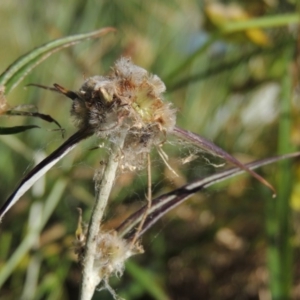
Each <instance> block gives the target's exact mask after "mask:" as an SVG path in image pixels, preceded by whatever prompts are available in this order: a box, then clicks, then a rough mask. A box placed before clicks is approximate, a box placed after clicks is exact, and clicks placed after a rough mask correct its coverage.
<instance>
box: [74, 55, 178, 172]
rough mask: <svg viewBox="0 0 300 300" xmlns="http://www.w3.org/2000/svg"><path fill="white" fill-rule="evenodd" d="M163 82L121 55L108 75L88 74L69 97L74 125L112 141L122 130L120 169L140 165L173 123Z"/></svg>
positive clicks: (172, 110)
mask: <svg viewBox="0 0 300 300" xmlns="http://www.w3.org/2000/svg"><path fill="white" fill-rule="evenodd" d="M164 91H165V85H164V83H163V82H162V81H161V80H160V78H159V77H158V76H156V75H151V74H149V73H148V72H147V71H146V70H145V69H143V68H141V67H138V66H136V65H134V64H132V62H131V61H130V59H127V58H121V59H119V60H118V61H117V62H116V63H115V66H114V67H113V69H112V71H111V73H110V74H109V75H108V76H94V77H91V78H88V79H87V80H86V81H85V82H84V84H83V85H82V87H81V88H80V90H79V92H78V94H77V95H78V98H76V99H75V100H74V101H73V106H72V110H71V115H72V116H73V117H74V120H75V125H76V126H77V127H79V128H81V129H86V128H89V129H90V130H92V131H93V132H94V133H95V134H97V135H98V136H99V137H105V138H108V139H109V140H110V141H112V142H116V141H117V139H118V133H120V132H123V131H126V132H127V137H126V140H125V147H124V149H123V159H122V160H123V161H122V163H121V166H122V168H123V169H128V168H129V169H135V168H141V167H142V166H143V165H144V161H145V155H146V154H147V153H148V152H149V151H150V150H151V148H152V146H153V145H159V144H161V143H162V142H163V141H164V139H165V134H166V133H167V132H171V131H172V130H173V128H174V126H175V121H176V112H175V110H174V109H173V108H172V107H171V105H170V103H166V102H164V101H163V98H162V95H161V94H162V93H163V92H164Z"/></svg>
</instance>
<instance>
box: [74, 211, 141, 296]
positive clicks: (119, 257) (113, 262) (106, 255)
mask: <svg viewBox="0 0 300 300" xmlns="http://www.w3.org/2000/svg"><path fill="white" fill-rule="evenodd" d="M78 210H79V219H78V225H77V229H76V232H75V237H76V238H75V241H74V251H75V254H76V255H77V256H78V261H79V262H80V263H81V264H84V253H85V246H86V239H87V226H85V224H83V223H82V210H81V209H80V208H79V209H78ZM143 252H144V250H143V248H142V246H141V245H139V244H138V243H135V244H134V245H132V244H131V243H130V241H127V240H126V239H123V238H121V237H119V236H118V234H117V232H116V231H114V230H112V231H107V232H102V231H99V234H98V236H97V237H96V249H95V253H94V255H93V257H94V264H93V270H92V272H93V274H89V277H90V278H93V280H94V281H96V283H95V286H96V285H102V286H101V287H100V290H102V289H107V290H108V291H109V292H110V293H111V294H112V295H113V297H114V298H115V299H120V297H119V296H118V295H117V294H116V293H115V291H114V290H113V289H112V288H111V287H110V285H109V278H110V277H112V276H117V277H121V276H122V275H123V271H124V268H125V262H126V260H127V259H128V258H129V257H131V256H133V255H136V254H142V253H143Z"/></svg>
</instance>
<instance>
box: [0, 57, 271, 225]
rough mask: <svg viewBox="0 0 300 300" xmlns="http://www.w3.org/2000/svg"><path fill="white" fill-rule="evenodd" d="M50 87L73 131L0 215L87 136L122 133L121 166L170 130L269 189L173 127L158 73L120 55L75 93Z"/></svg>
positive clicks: (128, 166) (137, 162)
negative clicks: (61, 99) (66, 108)
mask: <svg viewBox="0 0 300 300" xmlns="http://www.w3.org/2000/svg"><path fill="white" fill-rule="evenodd" d="M41 87H43V88H46V87H44V86H41ZM54 88H55V90H56V91H57V92H59V93H61V94H63V95H65V96H66V97H68V98H70V99H71V100H72V108H71V116H72V118H73V120H74V124H75V126H76V127H77V128H78V131H77V132H76V133H75V134H73V135H72V136H71V137H70V138H69V139H68V140H67V141H65V142H64V143H63V144H62V145H61V146H60V147H59V148H58V149H56V150H55V151H54V152H53V153H52V154H50V155H49V156H48V157H47V158H45V159H44V160H43V161H42V162H40V163H39V164H38V165H37V166H36V167H35V168H33V169H32V170H31V171H30V172H29V173H28V174H27V175H26V176H25V177H24V178H23V179H22V181H21V183H20V184H19V186H18V187H17V189H16V190H15V191H14V192H13V194H12V195H11V196H10V197H9V198H8V199H7V201H6V202H5V203H4V205H3V206H2V207H1V209H0V219H1V218H2V217H3V215H4V214H5V213H6V212H7V211H8V210H9V209H10V207H11V206H13V205H14V204H15V203H16V202H17V201H18V200H19V198H20V197H21V196H22V195H23V194H24V193H25V192H26V191H27V190H28V189H29V188H30V187H31V186H32V185H33V184H34V183H35V182H36V181H37V180H38V179H39V178H40V177H41V176H43V175H44V174H45V173H46V172H47V171H48V170H49V169H50V168H52V166H53V165H55V164H56V163H57V162H58V161H59V160H60V159H61V158H62V157H64V156H65V155H66V154H67V153H69V152H70V151H71V150H72V149H74V148H75V146H77V145H78V143H79V142H80V141H82V140H83V139H85V138H87V137H89V136H91V135H97V136H98V137H99V138H102V139H105V140H107V141H109V142H111V143H116V144H118V141H119V139H120V137H123V136H124V134H125V135H126V138H125V144H124V147H123V149H122V151H121V154H120V157H119V159H120V163H119V166H120V169H121V171H123V170H135V169H137V170H139V169H141V168H143V167H144V165H145V164H146V161H147V159H146V158H147V155H148V153H149V152H150V151H151V149H152V148H153V147H154V148H156V149H159V148H160V146H161V145H162V144H163V143H164V142H165V140H166V135H167V134H171V135H175V136H177V137H179V138H182V139H185V140H187V141H188V142H191V143H193V144H194V145H195V146H197V147H199V148H202V149H204V150H206V151H209V152H210V153H213V154H215V155H217V156H221V157H223V158H224V159H225V160H226V161H229V162H232V163H233V164H235V165H236V166H238V167H240V168H242V169H244V170H246V171H247V172H249V173H250V174H252V175H253V176H254V177H256V178H257V179H258V180H260V181H261V182H262V183H263V184H265V185H266V186H268V187H269V188H270V189H272V190H273V191H274V188H273V187H272V186H271V185H270V184H269V183H268V182H267V181H266V180H264V179H263V178H261V176H259V175H258V174H257V173H255V172H254V171H252V170H249V169H247V168H246V167H245V166H244V165H243V164H242V163H240V162H239V161H237V160H236V159H235V158H233V157H232V156H230V155H229V154H227V153H226V152H225V151H223V150H222V149H220V148H219V147H217V146H216V145H214V144H213V143H212V142H210V141H208V140H206V139H205V138H202V137H200V136H198V135H196V134H194V133H192V132H189V131H186V130H183V129H180V128H178V127H176V126H175V123H176V110H175V109H174V108H173V107H172V105H171V104H170V103H168V102H165V101H164V100H163V97H162V93H163V92H164V91H165V85H164V83H163V82H162V81H161V79H160V78H159V77H158V76H156V75H152V74H149V73H148V72H147V71H146V70H145V69H143V68H141V67H138V66H136V65H134V64H133V63H132V62H131V60H130V59H128V58H121V59H119V60H118V61H117V62H116V63H115V65H114V67H113V68H112V71H111V72H110V74H108V75H107V76H94V77H90V78H88V79H87V80H86V81H85V82H84V84H83V85H82V87H81V88H80V89H79V91H78V92H73V91H70V90H67V89H65V88H63V87H62V86H60V85H58V84H54ZM50 89H52V88H50ZM160 152H161V151H160ZM161 156H162V155H161Z"/></svg>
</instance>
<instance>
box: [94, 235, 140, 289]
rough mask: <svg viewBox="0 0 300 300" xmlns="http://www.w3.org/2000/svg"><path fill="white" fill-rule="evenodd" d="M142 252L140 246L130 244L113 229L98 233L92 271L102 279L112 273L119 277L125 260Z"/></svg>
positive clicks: (107, 277) (105, 278)
mask: <svg viewBox="0 0 300 300" xmlns="http://www.w3.org/2000/svg"><path fill="white" fill-rule="evenodd" d="M142 252H143V250H142V248H141V246H139V245H131V244H130V243H129V242H128V241H126V240H124V239H122V238H120V237H119V236H118V235H117V233H116V232H114V231H112V232H104V233H100V234H99V236H98V237H97V250H96V253H95V259H94V272H95V274H96V273H97V274H98V276H99V278H101V279H102V280H107V279H109V277H111V276H113V275H115V276H118V277H120V276H122V274H123V271H124V264H125V261H126V260H127V259H128V258H129V257H131V256H133V255H135V254H139V253H142ZM99 283H100V282H99Z"/></svg>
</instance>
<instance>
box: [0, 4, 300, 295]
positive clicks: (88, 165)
mask: <svg viewBox="0 0 300 300" xmlns="http://www.w3.org/2000/svg"><path fill="white" fill-rule="evenodd" d="M297 9H298V10H297ZM297 12H298V13H299V4H298V3H297V2H296V1H280V0H278V1H270V0H269V1H259V0H256V1H222V2H221V1H220V2H213V1H195V0H187V1H162V0H160V1H156V0H154V1H148V2H146V1H134V0H130V1H117V0H115V1H96V0H95V1H80V0H77V1H72V2H71V1H70V2H67V1H57V0H53V1H32V0H27V1H22V2H21V1H16V0H11V1H1V2H0V24H1V29H0V43H1V47H0V57H1V59H0V70H5V68H6V67H7V66H8V65H9V64H10V63H11V62H12V61H14V60H15V59H16V58H17V57H19V56H21V55H23V54H24V53H26V52H27V51H29V50H31V49H32V48H33V47H35V46H39V45H41V44H43V43H46V42H48V41H50V40H53V39H55V38H58V37H61V36H66V35H70V34H76V33H82V32H87V31H92V30H95V29H98V28H101V27H105V26H114V27H115V28H116V29H117V33H116V34H109V35H107V36H105V37H104V38H102V39H101V40H100V41H91V42H85V43H82V44H80V45H77V46H75V47H74V48H69V49H66V50H64V51H61V52H59V53H57V54H55V55H53V56H52V57H50V58H49V59H48V60H46V61H45V62H44V63H43V64H41V65H40V66H39V67H37V68H36V69H35V70H34V71H33V72H32V73H31V74H30V75H29V76H28V77H27V78H26V80H25V81H24V82H23V84H24V85H26V84H28V83H39V84H44V85H49V86H50V85H52V84H53V83H59V84H60V85H62V86H64V87H66V88H70V89H73V90H77V89H78V88H79V87H80V86H81V84H82V82H83V80H84V78H86V77H88V76H93V75H96V74H104V73H106V72H107V71H108V70H109V68H110V66H112V64H113V63H114V61H115V60H116V59H117V58H118V57H120V56H122V55H123V56H124V55H125V56H130V57H131V58H132V60H133V61H134V62H135V63H136V64H138V65H140V66H142V67H144V68H146V69H148V70H149V71H151V72H152V73H154V74H157V75H159V76H160V77H161V78H162V80H163V81H164V82H165V83H166V86H167V93H166V95H165V97H166V99H167V100H168V101H171V102H173V103H174V106H175V107H177V108H178V124H179V126H181V127H183V128H185V129H189V130H191V131H194V132H197V133H201V135H203V136H204V137H206V138H209V139H210V140H212V141H214V142H215V143H216V144H217V145H219V146H221V147H222V148H223V149H225V150H226V151H227V152H229V153H231V154H233V155H234V156H236V157H237V158H239V159H240V160H242V161H244V162H246V161H250V160H254V159H258V158H263V157H268V156H273V155H275V154H278V153H287V152H292V151H294V150H295V148H296V147H297V146H298V144H299V143H300V135H299V124H300V121H299V117H298V115H299V109H300V105H299V81H298V80H299V68H300V65H299V64H300V62H299V50H300V49H299V45H300V42H299V28H298V24H297V21H298V22H299V19H298V17H297ZM257 18H260V19H259V20H260V22H261V23H259V24H260V25H262V26H264V28H263V29H259V28H257V23H256V22H257ZM236 21H243V22H244V30H241V29H239V28H237V27H236ZM1 72H2V71H1ZM8 101H9V103H10V105H12V106H14V105H20V104H34V105H36V106H37V107H38V109H39V111H40V112H43V113H46V114H50V115H51V116H52V117H54V118H55V119H56V120H57V121H59V122H60V124H62V126H63V127H64V128H65V129H66V135H67V136H70V134H71V133H72V132H74V127H73V125H72V123H71V122H70V118H69V113H68V112H69V109H70V101H69V100H68V99H65V98H64V97H62V96H61V95H57V94H54V93H51V92H47V91H45V90H41V89H37V88H32V87H30V88H26V89H24V88H23V86H22V84H21V85H20V86H19V87H18V88H17V89H15V90H14V91H13V92H12V93H11V94H10V96H9V98H8ZM0 122H1V123H0V125H1V126H2V125H5V126H6V125H11V126H13V125H21V124H23V125H33V124H34V125H39V126H41V127H42V129H34V130H30V131H27V132H24V133H22V134H18V135H12V136H0V143H1V156H0V166H1V170H0V195H1V201H4V200H5V198H6V197H7V195H9V194H10V193H11V192H12V191H13V189H14V187H15V186H16V185H17V183H18V182H19V180H20V179H21V177H22V176H23V174H24V173H26V171H28V169H30V168H31V167H32V166H33V164H34V162H35V160H36V159H38V158H39V157H42V156H45V155H47V154H49V153H50V152H51V151H53V150H54V149H55V148H56V147H58V146H59V145H60V144H61V143H62V138H61V136H60V133H59V132H57V131H53V130H52V129H54V128H55V127H54V126H52V125H51V124H48V123H44V122H43V121H40V120H37V119H31V118H16V117H15V118H13V117H11V118H4V117H3V118H1V119H0ZM98 142H99V141H97V140H96V139H91V141H86V142H84V143H83V144H82V147H81V148H79V149H78V150H76V151H74V152H73V153H71V154H70V155H68V156H67V157H66V158H64V159H63V161H62V162H61V163H60V164H59V165H58V166H56V167H54V168H53V169H52V170H51V171H50V172H49V173H48V174H47V175H46V176H45V178H44V179H43V180H41V181H40V182H39V183H38V184H36V185H35V187H34V188H33V189H32V190H31V191H29V192H28V193H26V195H25V196H24V197H23V199H22V200H21V201H20V202H19V203H18V204H17V205H16V206H15V207H14V208H13V209H12V210H11V211H10V212H9V213H8V214H7V215H6V216H5V218H4V220H3V222H2V224H1V226H0V285H2V287H1V290H0V299H74V298H76V297H77V295H78V288H79V282H80V277H81V274H80V267H79V265H78V264H77V263H76V259H75V256H74V254H73V251H72V241H73V239H74V233H75V230H76V226H77V218H78V215H77V211H76V207H78V206H80V207H81V208H82V209H83V211H84V218H85V219H86V220H88V216H89V214H90V210H91V207H92V204H93V194H94V187H93V181H92V178H93V175H94V172H95V170H96V169H97V168H99V162H100V161H101V160H105V155H106V153H105V151H102V152H101V151H99V150H94V151H90V148H92V147H94V146H95V145H97V143H98ZM172 144H173V143H171V144H170V145H167V146H166V149H165V151H166V152H167V153H168V155H169V157H170V163H171V164H172V167H173V169H174V170H176V172H177V173H178V174H180V176H179V177H174V176H173V175H172V174H171V172H170V171H169V169H168V168H167V167H166V166H165V165H164V164H163V163H161V162H160V159H159V158H158V157H156V156H155V155H154V157H153V172H154V174H153V190H154V194H155V195H158V194H161V193H162V192H166V191H170V190H172V189H174V188H176V187H179V186H181V185H182V184H184V183H185V182H187V181H190V180H192V179H193V178H199V177H200V176H205V174H211V173H212V172H214V170H215V167H214V166H212V165H211V164H210V163H209V162H208V161H207V158H208V156H207V155H205V154H204V155H199V157H198V158H197V160H195V161H193V162H192V163H190V164H182V158H186V157H188V156H189V155H190V154H191V153H192V152H193V149H192V148H188V147H187V146H186V145H184V144H182V145H181V144H179V145H178V144H177V145H175V146H174V145H172ZM103 152H104V153H103ZM216 163H220V162H219V161H217V162H216ZM263 174H264V175H265V177H266V178H267V179H268V180H269V181H271V182H272V183H273V184H274V186H275V187H276V189H277V191H278V197H277V198H276V199H272V198H271V194H270V192H269V191H268V190H266V188H265V187H264V186H262V185H261V184H259V183H258V182H256V180H254V179H253V178H250V177H248V176H243V177H239V178H238V179H235V180H231V181H230V182H227V183H226V184H222V185H219V186H217V187H216V188H214V189H211V190H209V191H206V192H205V193H201V194H200V193H198V194H197V195H196V196H194V197H193V198H192V199H191V200H190V201H188V202H187V203H185V204H183V205H181V206H179V207H178V208H177V209H175V210H174V211H172V212H170V213H169V214H167V216H166V217H165V218H164V219H163V220H162V221H161V222H160V223H159V224H158V225H157V226H156V227H155V228H153V229H152V230H151V231H150V232H148V233H147V234H146V235H145V236H144V238H143V241H142V243H143V245H144V248H145V250H146V252H145V254H143V255H140V256H136V257H134V258H133V259H131V260H130V262H129V263H128V265H127V267H126V271H125V274H124V276H123V277H122V278H121V279H114V280H112V285H113V287H114V288H115V289H116V291H117V293H118V294H119V295H121V296H122V297H124V298H126V299H217V300H219V299H271V294H272V295H273V299H288V298H289V297H291V298H293V299H297V298H298V299H299V298H300V273H299V270H300V264H299V254H300V253H299V245H300V236H299V222H300V220H299V209H300V187H299V182H298V181H299V166H298V164H297V163H296V162H295V161H294V162H288V163H284V164H280V165H274V166H271V167H268V168H264V169H263ZM145 194H146V182H145V174H144V172H135V173H126V174H122V175H120V177H119V178H118V181H117V183H116V187H115V189H114V191H113V195H112V199H111V204H110V211H109V212H107V217H106V219H107V224H106V226H107V228H115V227H116V226H117V225H118V224H119V223H120V222H121V221H122V220H123V219H124V218H125V217H126V216H127V215H128V214H129V213H130V212H131V211H133V210H134V209H136V208H137V207H138V206H139V205H141V204H143V203H144V202H143V201H144V198H145ZM51 197H52V198H51ZM45 203H46V204H45ZM51 205H52V206H53V207H51ZM39 222H41V223H45V226H44V229H43V231H42V232H41V234H40V236H39V237H38V234H39V233H38V232H37V231H36V226H38V225H36V224H38V223H39ZM94 299H111V295H110V294H109V293H108V292H106V291H101V292H99V293H97V294H96V295H95V297H94Z"/></svg>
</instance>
